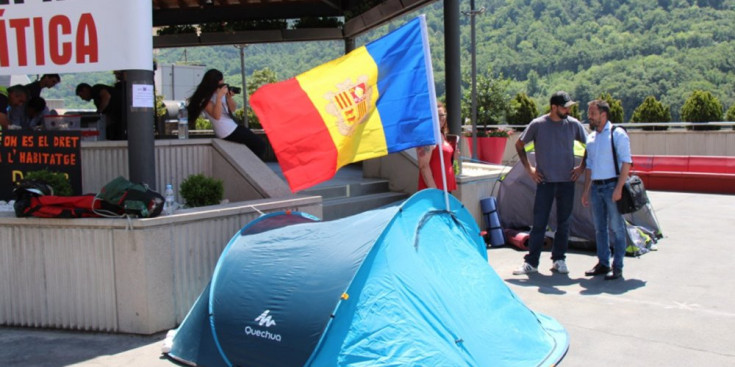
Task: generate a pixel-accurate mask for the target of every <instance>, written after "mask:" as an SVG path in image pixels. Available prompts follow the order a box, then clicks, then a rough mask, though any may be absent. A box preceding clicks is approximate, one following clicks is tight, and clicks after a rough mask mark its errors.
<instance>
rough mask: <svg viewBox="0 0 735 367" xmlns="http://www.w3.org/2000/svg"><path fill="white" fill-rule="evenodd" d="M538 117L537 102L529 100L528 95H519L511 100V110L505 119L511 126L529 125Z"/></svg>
mask: <svg viewBox="0 0 735 367" xmlns="http://www.w3.org/2000/svg"><path fill="white" fill-rule="evenodd" d="M537 116H538V108H536V102H534V101H533V100H532V99H530V98H528V96H527V95H526V93H518V94H516V96H515V97H513V99H511V100H510V108H509V109H508V114H507V115H506V116H505V119H506V121H507V122H508V123H509V124H511V125H528V123H529V122H531V120H533V119H535V118H536V117H537Z"/></svg>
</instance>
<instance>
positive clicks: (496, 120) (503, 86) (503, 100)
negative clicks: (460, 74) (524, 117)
mask: <svg viewBox="0 0 735 367" xmlns="http://www.w3.org/2000/svg"><path fill="white" fill-rule="evenodd" d="M463 79H464V80H463V84H465V85H468V86H469V87H467V88H466V89H465V93H464V96H463V97H462V105H461V106H460V108H461V115H462V117H463V118H464V119H468V118H471V117H472V87H471V80H470V76H469V75H465V77H464V78H463ZM509 85H510V79H506V78H504V77H503V75H502V74H501V75H498V76H497V77H495V76H493V75H492V74H491V71H490V70H488V73H487V74H478V75H477V100H476V101H477V126H483V127H484V128H485V130H487V125H498V124H500V122H501V120H502V119H503V118H504V117H505V115H506V113H507V111H508V108H509V107H510V101H509V98H508V94H507V93H506V92H507V90H508V87H509Z"/></svg>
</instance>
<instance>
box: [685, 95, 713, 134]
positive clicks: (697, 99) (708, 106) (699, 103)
mask: <svg viewBox="0 0 735 367" xmlns="http://www.w3.org/2000/svg"><path fill="white" fill-rule="evenodd" d="M681 118H682V120H684V121H687V122H710V121H722V104H721V103H720V100H719V99H717V97H715V96H713V95H712V93H710V92H706V91H703V90H695V91H694V92H692V94H691V95H690V96H689V98H687V100H686V102H684V106H682V107H681ZM688 129H690V130H720V127H719V126H693V127H689V128H688Z"/></svg>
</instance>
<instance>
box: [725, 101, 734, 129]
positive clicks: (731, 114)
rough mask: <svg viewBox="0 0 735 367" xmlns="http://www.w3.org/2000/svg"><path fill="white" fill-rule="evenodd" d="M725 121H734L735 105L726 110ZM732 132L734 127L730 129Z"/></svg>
mask: <svg viewBox="0 0 735 367" xmlns="http://www.w3.org/2000/svg"><path fill="white" fill-rule="evenodd" d="M725 120H727V121H730V122H733V121H735V104H734V105H732V106H730V108H728V109H727V113H726V114H725ZM732 129H733V130H735V126H733V127H732Z"/></svg>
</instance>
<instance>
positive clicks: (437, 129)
mask: <svg viewBox="0 0 735 367" xmlns="http://www.w3.org/2000/svg"><path fill="white" fill-rule="evenodd" d="M418 18H419V19H420V23H421V42H422V43H423V45H424V47H423V48H424V62H425V63H426V78H427V85H428V87H429V99H430V100H431V106H432V107H433V109H434V110H433V111H432V113H431V118H432V119H433V121H432V123H433V125H434V139H435V140H436V147H437V148H438V149H439V163H440V164H441V167H442V169H441V171H442V187H443V190H444V205H445V206H446V207H447V211H451V210H449V191H447V173H446V171H445V170H444V135H443V134H442V132H441V124H440V123H439V111H438V110H437V106H436V90H435V88H434V68H433V66H432V65H431V53H430V52H429V33H428V32H427V30H426V15H425V14H421V15H419V16H418ZM452 169H454V168H452Z"/></svg>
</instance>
